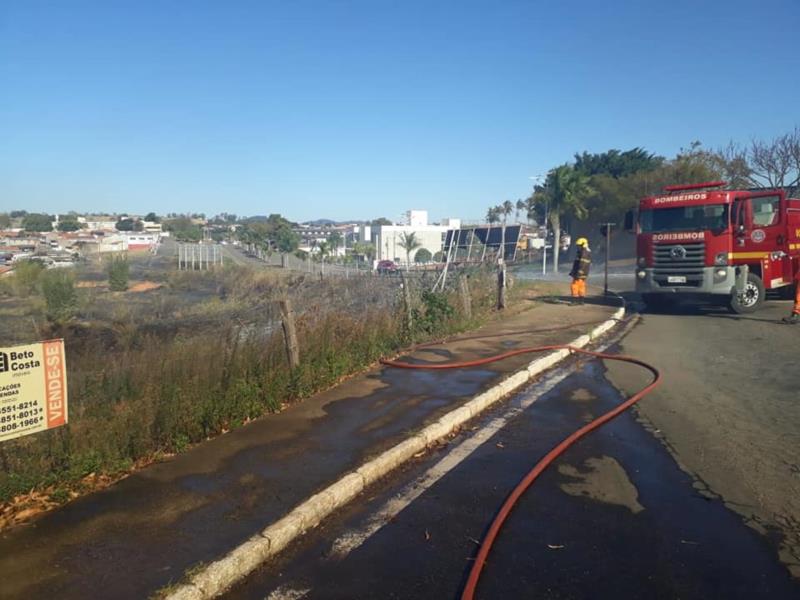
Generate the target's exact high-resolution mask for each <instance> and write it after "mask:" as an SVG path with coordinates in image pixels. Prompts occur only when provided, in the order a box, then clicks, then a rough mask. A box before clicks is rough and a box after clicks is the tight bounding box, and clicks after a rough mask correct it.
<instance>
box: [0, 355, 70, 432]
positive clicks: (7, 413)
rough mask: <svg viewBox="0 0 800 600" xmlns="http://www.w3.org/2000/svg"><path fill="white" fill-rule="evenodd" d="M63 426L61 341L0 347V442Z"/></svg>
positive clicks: (64, 372)
mask: <svg viewBox="0 0 800 600" xmlns="http://www.w3.org/2000/svg"><path fill="white" fill-rule="evenodd" d="M66 423H67V363H66V357H65V354H64V340H48V341H45V342H39V343H36V344H28V345H25V346H12V347H10V348H0V442H4V441H7V440H13V439H14V438H18V437H22V436H24V435H29V434H31V433H37V432H39V431H44V430H45V429H52V428H53V427H60V426H61V425H65V424H66Z"/></svg>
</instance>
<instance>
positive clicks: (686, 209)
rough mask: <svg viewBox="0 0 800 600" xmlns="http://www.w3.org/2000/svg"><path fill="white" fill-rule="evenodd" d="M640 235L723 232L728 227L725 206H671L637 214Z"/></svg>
mask: <svg viewBox="0 0 800 600" xmlns="http://www.w3.org/2000/svg"><path fill="white" fill-rule="evenodd" d="M639 225H640V226H641V228H642V233H657V232H662V231H698V230H703V229H718V230H723V229H725V228H727V227H728V205H727V204H701V205H695V206H673V207H670V208H659V209H656V210H643V211H641V213H639Z"/></svg>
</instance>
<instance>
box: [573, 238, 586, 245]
mask: <svg viewBox="0 0 800 600" xmlns="http://www.w3.org/2000/svg"><path fill="white" fill-rule="evenodd" d="M575 245H576V246H588V245H589V240H587V239H586V238H578V241H576V242H575Z"/></svg>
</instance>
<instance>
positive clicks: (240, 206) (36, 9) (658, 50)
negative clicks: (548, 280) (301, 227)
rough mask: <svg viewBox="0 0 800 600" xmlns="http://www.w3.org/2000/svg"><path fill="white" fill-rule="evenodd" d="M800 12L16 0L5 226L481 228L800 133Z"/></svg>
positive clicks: (578, 4) (1, 105) (3, 161)
mask: <svg viewBox="0 0 800 600" xmlns="http://www.w3.org/2000/svg"><path fill="white" fill-rule="evenodd" d="M798 23H800V2H798V0H759V1H742V0H726V1H723V0H717V1H707V2H696V1H688V0H668V1H667V0H663V1H659V2H655V1H650V2H648V1H645V0H639V1H633V0H630V1H616V2H615V1H612V0H609V1H606V2H597V1H589V0H586V1H576V0H572V1H570V0H565V1H559V2H555V1H552V2H544V1H541V2H534V1H528V2H517V1H485V2H473V1H470V0H461V1H458V2H443V1H442V2H436V1H433V0H429V1H423V2H416V1H412V0H403V1H393V2H390V1H388V0H369V1H338V2H334V1H315V2H310V1H304V0H292V1H289V0H286V1H284V2H267V1H261V0H259V1H252V2H246V1H236V0H228V1H224V2H223V1H221V0H219V1H215V2H201V1H192V2H186V1H184V0H177V1H170V0H157V1H148V0H135V1H134V0H132V1H117V0H105V1H97V2H78V1H75V2H70V1H67V0H62V1H55V2H39V1H36V0H24V1H14V0H0V211H3V210H11V209H15V208H25V209H27V210H29V211H34V210H41V211H49V212H65V211H67V210H78V211H90V210H91V211H102V210H105V211H111V212H114V211H116V212H137V211H138V212H142V213H143V212H148V211H150V210H154V211H156V212H159V213H167V212H184V211H193V212H205V213H207V214H215V213H218V212H223V211H227V212H234V213H237V214H240V215H252V214H268V213H272V212H278V213H281V214H283V215H285V216H287V217H288V218H290V219H293V220H306V219H310V218H318V217H327V218H334V219H362V218H374V217H378V216H387V217H389V218H391V219H398V218H399V215H400V213H401V212H403V211H405V210H406V209H408V208H427V209H428V210H429V211H430V213H431V216H432V217H434V218H440V217H445V216H456V217H462V218H467V219H478V218H480V217H482V216H483V215H484V214H485V212H486V207H487V206H489V205H492V204H497V203H499V202H502V201H503V200H506V199H510V200H515V199H517V198H521V197H525V196H526V195H528V193H529V191H530V187H531V181H530V179H529V177H530V176H532V175H538V174H540V173H544V172H546V171H547V169H549V168H550V167H552V166H555V165H557V164H560V163H563V162H565V161H568V160H570V159H571V158H572V155H573V154H574V153H575V152H577V151H582V150H588V151H593V152H594V151H603V150H606V149H609V148H620V149H628V148H630V147H633V146H644V147H645V148H647V149H648V150H650V151H653V152H656V153H659V154H665V155H672V154H674V153H675V152H676V151H677V150H678V149H679V148H680V147H682V146H687V145H688V144H689V143H690V142H691V141H692V140H701V141H702V142H703V143H704V145H706V146H711V147H716V146H719V145H722V144H724V143H726V142H727V141H728V140H730V139H731V138H733V139H736V140H740V141H747V140H748V139H750V138H751V137H754V136H755V137H772V136H774V135H777V134H780V133H783V132H786V131H788V130H790V129H792V128H793V127H794V126H795V125H800V78H798V73H799V72H800V45H798V37H797V35H798V34H797V24H798Z"/></svg>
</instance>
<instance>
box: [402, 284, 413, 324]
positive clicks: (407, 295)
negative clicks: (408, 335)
mask: <svg viewBox="0 0 800 600" xmlns="http://www.w3.org/2000/svg"><path fill="white" fill-rule="evenodd" d="M400 280H401V284H400V285H401V286H402V287H403V308H404V309H405V312H406V327H407V328H408V331H409V332H410V331H411V328H412V327H413V326H414V320H413V317H412V315H411V288H410V287H409V286H408V277H407V276H406V273H405V272H404V271H400Z"/></svg>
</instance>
